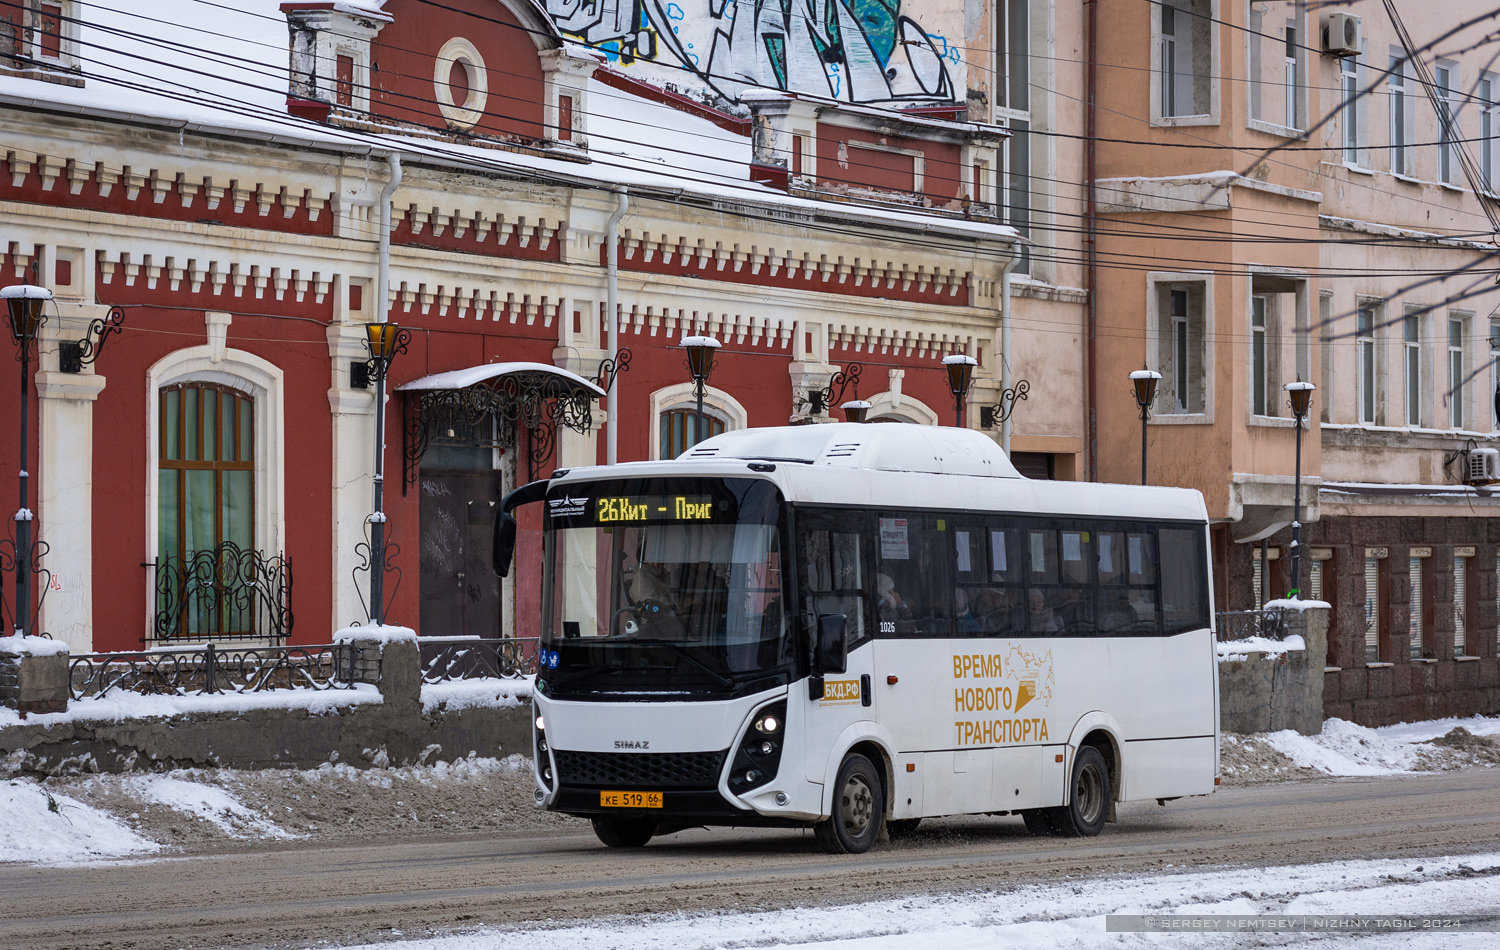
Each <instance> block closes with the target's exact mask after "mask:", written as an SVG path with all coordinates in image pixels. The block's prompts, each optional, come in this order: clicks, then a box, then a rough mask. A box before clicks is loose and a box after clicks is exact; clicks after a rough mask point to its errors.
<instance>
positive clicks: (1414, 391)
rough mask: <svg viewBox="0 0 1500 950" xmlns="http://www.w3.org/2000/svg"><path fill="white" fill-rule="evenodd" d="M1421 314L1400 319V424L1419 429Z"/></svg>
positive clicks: (1421, 399)
mask: <svg viewBox="0 0 1500 950" xmlns="http://www.w3.org/2000/svg"><path fill="white" fill-rule="evenodd" d="M1423 322H1424V321H1423V320H1422V314H1420V313H1413V312H1411V311H1409V310H1408V311H1407V312H1406V313H1405V314H1404V315H1403V316H1402V317H1401V407H1402V413H1401V424H1402V425H1404V426H1409V427H1411V428H1414V429H1416V428H1421V426H1422V420H1423V418H1424V415H1423V413H1422V403H1423V401H1424V400H1423V393H1422V329H1423V327H1422V324H1423Z"/></svg>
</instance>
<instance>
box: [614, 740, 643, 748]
mask: <svg viewBox="0 0 1500 950" xmlns="http://www.w3.org/2000/svg"><path fill="white" fill-rule="evenodd" d="M615 748H616V749H649V748H651V742H650V741H649V740H647V739H616V740H615Z"/></svg>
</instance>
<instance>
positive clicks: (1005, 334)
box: [1000, 245, 1016, 458]
mask: <svg viewBox="0 0 1500 950" xmlns="http://www.w3.org/2000/svg"><path fill="white" fill-rule="evenodd" d="M1011 249H1012V254H1011V258H1010V260H1009V261H1007V262H1006V264H1005V270H1003V271H1001V273H1000V392H1001V395H1004V394H1005V393H1006V392H1007V391H1008V390H1009V389H1010V387H1011V382H1010V275H1011V272H1012V271H1014V270H1015V269H1016V257H1015V254H1014V250H1015V246H1014V245H1012V246H1011ZM1015 405H1016V404H1015V403H1014V402H1012V403H1011V404H1010V408H1011V410H1012V412H1010V413H1007V414H1006V416H1005V421H1004V422H1002V423H1000V449H1001V451H1003V452H1004V453H1005V457H1006V458H1010V419H1011V416H1012V415H1014V414H1015V413H1014V410H1015ZM1001 408H1002V409H1003V408H1004V406H1002V407H1001Z"/></svg>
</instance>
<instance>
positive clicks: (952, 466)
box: [495, 424, 1219, 853]
mask: <svg viewBox="0 0 1500 950" xmlns="http://www.w3.org/2000/svg"><path fill="white" fill-rule="evenodd" d="M529 502H543V503H544V504H545V510H544V512H543V530H544V544H543V550H544V562H543V564H542V565H541V569H542V578H543V579H542V584H543V598H542V599H543V608H542V612H543V616H542V633H541V638H542V639H541V647H540V656H541V663H540V667H541V669H540V672H539V673H538V675H537V680H536V692H535V723H534V730H533V737H534V743H535V746H534V752H535V764H536V765H535V767H536V799H537V802H538V804H540V805H543V806H545V807H547V808H549V809H553V810H556V811H560V812H565V813H568V814H571V815H577V816H582V817H587V818H589V819H592V821H593V824H594V829H595V831H596V833H597V834H598V836H599V838H600V839H601V840H602V841H603V842H604V843H605V844H607V845H610V846H613V847H639V846H641V845H644V844H645V843H646V842H647V841H648V840H650V839H651V838H652V837H653V836H656V835H662V834H667V833H670V832H673V831H677V830H681V829H683V828H687V827H693V826H701V825H735V826H744V825H773V826H803V827H805V826H808V825H811V826H812V827H813V828H814V829H815V832H816V837H817V839H818V841H819V842H820V843H821V844H822V845H823V846H824V847H826V848H828V849H829V850H831V851H834V852H849V853H858V852H863V851H865V850H867V849H869V848H870V846H871V845H872V844H874V843H875V841H876V840H877V839H878V838H879V837H880V834H881V830H882V828H885V829H888V831H889V832H890V833H891V834H900V833H905V832H908V831H910V830H911V829H913V828H914V827H915V826H916V824H917V823H918V822H919V821H920V820H921V819H923V818H925V817H929V816H939V815H961V814H996V813H998V814H1019V815H1020V816H1022V817H1023V818H1024V819H1025V824H1026V827H1027V828H1028V829H1029V830H1030V831H1032V832H1033V833H1036V834H1061V835H1094V834H1098V833H1099V831H1100V830H1101V829H1102V827H1103V825H1104V823H1105V821H1106V820H1108V819H1111V818H1112V817H1113V812H1114V805H1115V803H1116V802H1120V801H1128V800H1139V799H1153V798H1154V799H1169V798H1177V797H1180V796H1184V795H1203V794H1208V793H1211V792H1212V791H1213V790H1214V787H1215V785H1216V784H1217V775H1218V750H1219V728H1218V725H1219V723H1218V679H1217V673H1216V667H1215V660H1214V635H1213V631H1212V629H1211V626H1210V618H1211V617H1212V615H1213V605H1212V602H1211V594H1210V584H1209V557H1208V547H1207V539H1208V520H1207V515H1206V510H1205V508H1204V504H1203V499H1202V496H1200V495H1199V494H1198V493H1197V492H1194V491H1187V490H1181V489H1169V488H1136V487H1130V486H1118V485H1099V484H1090V483H1068V482H1045V481H1032V480H1028V479H1025V478H1022V477H1020V476H1019V475H1018V474H1017V472H1016V470H1015V468H1014V467H1013V466H1012V465H1011V464H1010V460H1009V459H1007V458H1006V457H1005V455H1004V453H1002V452H1001V451H1000V449H999V447H998V446H997V445H996V444H995V443H994V442H993V441H992V440H990V439H989V438H987V437H986V436H985V435H983V434H982V433H979V432H976V431H972V430H965V429H949V428H934V427H927V426H913V425H854V424H827V425H816V426H803V427H797V428H771V429H747V430H741V431H736V432H728V433H725V434H723V435H719V436H716V437H714V438H711V439H708V440H707V441H704V442H702V443H700V444H699V445H697V446H696V447H694V448H693V449H691V450H689V451H688V452H687V453H686V454H685V455H683V456H682V457H681V458H678V459H676V460H673V461H662V462H639V463H629V464H621V465H615V466H610V467H590V468H578V469H573V470H571V471H560V472H557V473H555V474H554V475H553V477H552V478H551V479H550V480H547V481H544V482H535V483H533V484H531V485H529V486H525V487H523V488H521V489H518V490H517V491H515V492H513V493H512V494H511V495H510V496H509V497H507V499H506V501H505V503H504V505H503V506H502V508H503V511H502V518H501V520H500V525H501V527H500V530H499V531H497V534H496V553H495V557H496V567H497V570H500V571H503V570H505V568H506V567H507V566H508V564H509V560H510V550H511V548H512V547H513V539H514V525H515V523H514V520H513V519H512V517H511V515H510V511H511V510H512V509H513V508H515V507H516V506H517V505H520V504H526V503H529Z"/></svg>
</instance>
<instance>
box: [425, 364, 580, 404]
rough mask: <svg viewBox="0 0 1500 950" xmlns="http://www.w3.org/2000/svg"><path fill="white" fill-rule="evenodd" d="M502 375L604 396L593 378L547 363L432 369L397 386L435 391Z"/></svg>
mask: <svg viewBox="0 0 1500 950" xmlns="http://www.w3.org/2000/svg"><path fill="white" fill-rule="evenodd" d="M502 377H517V381H518V382H522V383H524V384H528V385H530V386H536V387H538V388H542V387H547V388H551V389H555V390H556V391H558V392H577V393H589V394H591V395H592V396H593V397H594V398H595V399H599V398H602V397H603V396H604V394H605V393H604V390H603V389H600V388H599V386H598V385H597V384H595V383H594V381H593V380H589V379H584V378H583V377H582V376H579V375H578V374H577V373H570V372H568V371H567V370H565V369H563V368H562V367H559V366H552V365H550V364H547V363H485V364H484V365H483V366H471V367H469V368H468V369H451V370H448V371H447V372H444V373H433V374H432V375H431V376H423V377H422V378H421V379H414V380H412V381H411V382H409V383H403V384H401V385H400V386H397V387H396V391H397V392H417V391H420V392H433V391H437V390H445V389H446V390H456V389H468V388H469V387H470V386H477V385H479V384H480V383H485V382H489V381H491V380H496V379H500V378H502Z"/></svg>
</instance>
